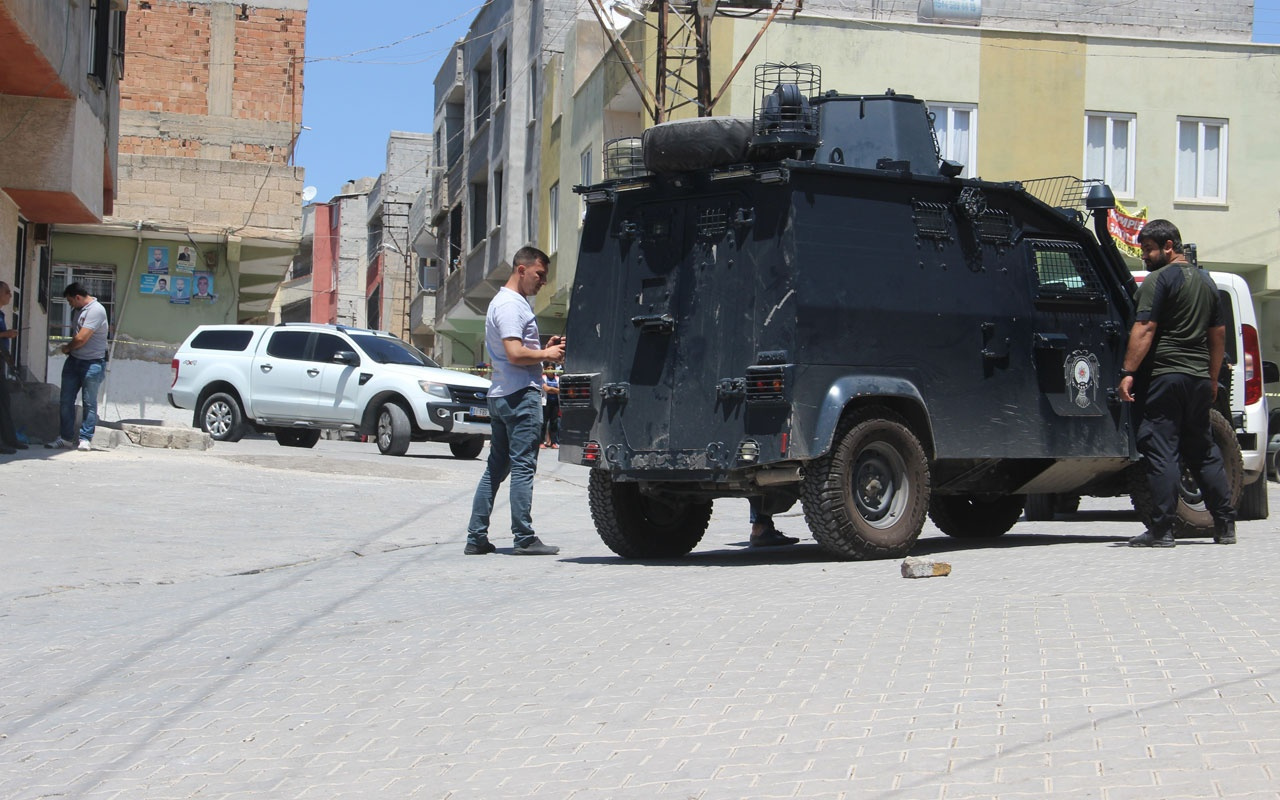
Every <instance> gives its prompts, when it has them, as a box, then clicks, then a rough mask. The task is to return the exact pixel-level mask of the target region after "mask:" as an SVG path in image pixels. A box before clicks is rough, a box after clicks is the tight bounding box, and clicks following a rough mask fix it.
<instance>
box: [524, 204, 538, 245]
mask: <svg viewBox="0 0 1280 800" xmlns="http://www.w3.org/2000/svg"><path fill="white" fill-rule="evenodd" d="M536 220H537V217H535V216H533V192H525V194H524V240H525V241H526V242H532V241H533V231H534V222H535V221H536Z"/></svg>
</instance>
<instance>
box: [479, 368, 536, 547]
mask: <svg viewBox="0 0 1280 800" xmlns="http://www.w3.org/2000/svg"><path fill="white" fill-rule="evenodd" d="M489 425H490V427H491V429H492V432H491V434H490V436H491V438H490V440H489V463H488V465H487V466H486V467H485V470H484V476H483V477H481V478H480V485H479V486H477V487H476V495H475V499H473V500H472V501H471V521H470V522H468V523H467V541H468V542H472V543H477V542H478V541H479V540H481V539H483V538H485V537H487V536H488V535H489V515H490V514H492V513H493V498H494V495H496V494H497V492H498V489H500V488H501V487H502V482H503V481H504V480H506V479H507V476H508V475H509V476H511V533H512V535H513V536H514V537H515V543H516V547H524V546H525V545H527V544H530V543H531V542H533V540H534V539H536V538H538V537H537V535H536V534H534V532H533V516H532V509H533V476H534V474H535V473H536V472H537V471H538V444H539V443H540V442H541V435H542V392H540V391H538V390H537V389H536V388H532V387H530V388H528V389H522V390H521V391H519V392H516V393H515V394H513V395H506V396H503V397H490V398H489Z"/></svg>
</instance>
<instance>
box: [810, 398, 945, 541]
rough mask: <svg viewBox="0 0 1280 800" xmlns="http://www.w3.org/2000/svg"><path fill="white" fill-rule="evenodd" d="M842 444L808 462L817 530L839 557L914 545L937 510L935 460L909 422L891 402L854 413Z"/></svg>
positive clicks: (841, 432) (838, 439)
mask: <svg viewBox="0 0 1280 800" xmlns="http://www.w3.org/2000/svg"><path fill="white" fill-rule="evenodd" d="M834 441H835V444H834V446H833V447H832V448H831V451H830V452H829V453H827V455H825V456H823V457H822V458H819V459H815V460H814V461H813V462H812V463H810V464H809V465H808V466H807V467H806V468H805V478H804V483H803V486H802V489H801V491H802V494H801V502H802V503H803V505H804V518H805V522H806V523H808V525H809V532H810V533H812V534H813V538H814V539H815V540H817V542H818V544H820V545H822V547H823V549H825V550H826V551H827V552H829V553H831V554H832V555H834V556H836V557H837V558H842V559H871V558H895V557H899V556H904V555H906V554H907V553H908V552H910V550H911V547H912V545H914V544H915V542H916V539H917V538H919V536H920V529H921V528H922V527H924V520H925V514H926V513H927V512H928V509H929V462H928V459H927V457H926V456H925V452H924V448H923V447H922V446H921V445H920V440H919V439H917V438H916V436H915V434H914V433H912V432H911V429H910V428H909V427H907V424H906V421H905V420H903V419H902V418H901V417H900V416H898V415H897V414H895V413H893V412H892V411H890V410H889V409H887V408H878V407H871V408H866V409H862V410H861V411H859V412H857V413H855V414H852V415H849V416H846V417H845V418H844V419H843V420H841V422H840V426H839V427H838V428H837V429H836V434H835V440H834Z"/></svg>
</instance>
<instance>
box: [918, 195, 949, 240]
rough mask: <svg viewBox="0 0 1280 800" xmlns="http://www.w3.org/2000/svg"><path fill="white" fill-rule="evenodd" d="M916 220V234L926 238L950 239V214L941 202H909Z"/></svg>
mask: <svg viewBox="0 0 1280 800" xmlns="http://www.w3.org/2000/svg"><path fill="white" fill-rule="evenodd" d="M911 209H912V211H913V212H914V219H915V222H916V235H917V236H922V237H924V238H926V239H950V238H951V222H950V219H951V215H950V214H949V213H948V211H947V206H946V205H945V204H943V203H924V202H920V201H918V200H917V201H915V202H913V203H912V204H911Z"/></svg>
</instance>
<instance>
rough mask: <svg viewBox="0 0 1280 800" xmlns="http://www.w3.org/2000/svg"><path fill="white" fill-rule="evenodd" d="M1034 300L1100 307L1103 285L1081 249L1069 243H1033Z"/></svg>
mask: <svg viewBox="0 0 1280 800" xmlns="http://www.w3.org/2000/svg"><path fill="white" fill-rule="evenodd" d="M1031 254H1032V258H1033V259H1034V261H1033V263H1034V266H1035V275H1036V300H1046V301H1058V302H1067V303H1089V304H1093V303H1099V302H1101V301H1102V299H1103V294H1102V283H1101V281H1099V280H1098V276H1097V273H1095V272H1094V269H1093V265H1091V264H1090V263H1089V259H1088V257H1087V256H1086V255H1085V253H1084V248H1082V247H1081V246H1080V245H1078V244H1075V243H1072V242H1053V241H1043V240H1041V241H1033V242H1031Z"/></svg>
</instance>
